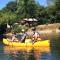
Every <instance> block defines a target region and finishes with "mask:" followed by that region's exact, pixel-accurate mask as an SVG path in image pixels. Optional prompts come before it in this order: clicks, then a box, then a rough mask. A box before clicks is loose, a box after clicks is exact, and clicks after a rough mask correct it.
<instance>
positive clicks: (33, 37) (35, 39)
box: [32, 27, 41, 43]
mask: <svg viewBox="0 0 60 60" xmlns="http://www.w3.org/2000/svg"><path fill="white" fill-rule="evenodd" d="M32 31H33V34H32V42H33V43H34V42H36V41H38V40H41V38H40V33H39V32H37V31H36V27H33V28H32Z"/></svg>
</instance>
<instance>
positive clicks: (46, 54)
mask: <svg viewBox="0 0 60 60" xmlns="http://www.w3.org/2000/svg"><path fill="white" fill-rule="evenodd" d="M45 36H46V35H45ZM52 37H53V36H52ZM58 38H60V35H59V37H58ZM59 41H60V39H57V40H55V39H53V38H52V39H50V42H49V43H50V46H49V47H39V49H32V50H28V49H27V48H26V49H27V50H20V48H19V47H13V46H5V45H4V44H3V43H2V42H0V60H60V46H59V44H60V43H59ZM56 42H57V43H56Z"/></svg>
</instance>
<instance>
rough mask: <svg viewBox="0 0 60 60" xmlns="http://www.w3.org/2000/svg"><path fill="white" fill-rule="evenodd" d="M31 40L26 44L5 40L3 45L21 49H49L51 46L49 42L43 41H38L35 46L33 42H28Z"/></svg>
mask: <svg viewBox="0 0 60 60" xmlns="http://www.w3.org/2000/svg"><path fill="white" fill-rule="evenodd" d="M28 40H29V39H26V42H25V43H21V42H19V41H17V42H16V41H10V40H9V39H3V43H4V44H5V45H8V46H19V47H43V46H46V47H48V46H49V45H50V44H49V40H41V41H37V42H35V43H34V44H33V43H32V42H27V41H28Z"/></svg>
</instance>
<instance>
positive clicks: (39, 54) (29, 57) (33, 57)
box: [4, 46, 51, 60]
mask: <svg viewBox="0 0 60 60" xmlns="http://www.w3.org/2000/svg"><path fill="white" fill-rule="evenodd" d="M4 54H6V55H5V57H6V60H9V59H10V60H51V54H50V49H49V47H41V48H39V49H32V50H29V51H28V50H20V47H13V46H4Z"/></svg>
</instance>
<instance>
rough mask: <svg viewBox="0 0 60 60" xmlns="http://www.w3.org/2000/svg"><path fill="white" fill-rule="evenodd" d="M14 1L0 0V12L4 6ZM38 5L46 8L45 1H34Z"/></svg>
mask: <svg viewBox="0 0 60 60" xmlns="http://www.w3.org/2000/svg"><path fill="white" fill-rule="evenodd" d="M10 1H14V0H0V10H1V9H2V8H4V7H5V6H6V4H7V3H8V2H10ZM36 2H38V3H39V4H40V5H43V6H46V0H36Z"/></svg>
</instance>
